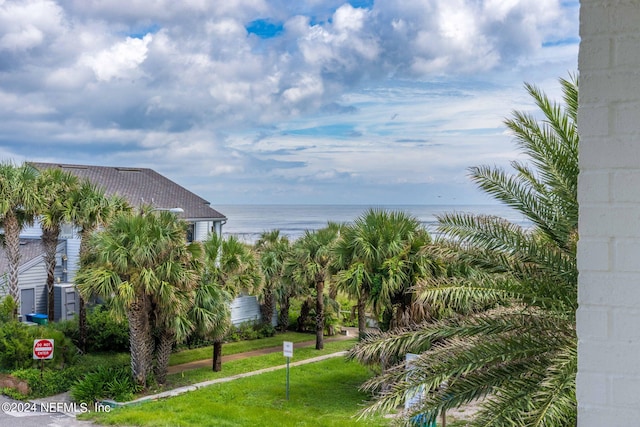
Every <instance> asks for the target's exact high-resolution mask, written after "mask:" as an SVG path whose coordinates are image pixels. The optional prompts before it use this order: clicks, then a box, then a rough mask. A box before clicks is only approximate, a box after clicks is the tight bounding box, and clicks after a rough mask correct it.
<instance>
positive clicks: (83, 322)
mask: <svg viewBox="0 0 640 427" xmlns="http://www.w3.org/2000/svg"><path fill="white" fill-rule="evenodd" d="M94 230H95V228H87V229H86V230H83V231H82V236H81V240H80V263H81V264H82V263H83V262H84V258H85V256H86V255H87V253H88V252H89V236H90V235H91V233H93V231H94ZM76 292H77V291H76ZM77 294H78V335H79V338H80V342H79V344H80V349H81V350H82V352H83V353H86V351H87V307H86V301H85V300H84V298H83V297H82V295H80V293H79V292H77ZM129 339H131V338H129Z"/></svg>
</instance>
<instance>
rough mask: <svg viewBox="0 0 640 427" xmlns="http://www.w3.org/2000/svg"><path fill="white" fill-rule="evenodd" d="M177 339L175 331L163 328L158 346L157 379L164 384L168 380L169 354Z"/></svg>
mask: <svg viewBox="0 0 640 427" xmlns="http://www.w3.org/2000/svg"><path fill="white" fill-rule="evenodd" d="M175 340H176V334H175V333H174V332H173V331H167V330H163V331H162V332H160V337H159V342H158V346H157V347H156V370H155V374H156V381H157V382H158V384H164V383H165V381H166V380H167V371H168V370H169V356H171V349H172V348H173V343H174V342H175Z"/></svg>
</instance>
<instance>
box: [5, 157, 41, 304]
mask: <svg viewBox="0 0 640 427" xmlns="http://www.w3.org/2000/svg"><path fill="white" fill-rule="evenodd" d="M37 175H38V174H37V171H36V170H35V169H34V168H32V167H31V166H29V165H28V164H23V165H21V166H15V165H13V164H12V163H2V164H0V221H1V223H2V227H3V228H4V245H5V247H6V254H7V259H8V261H9V276H8V283H9V295H11V297H12V298H13V300H14V301H15V303H16V307H19V306H20V289H19V287H18V268H19V267H20V259H21V256H20V232H21V231H22V228H23V226H24V225H27V224H33V221H34V218H35V215H36V214H37V209H38V207H39V206H40V205H41V200H42V198H41V195H40V193H39V192H38V191H37ZM17 314H18V313H17V309H16V312H15V313H14V317H17Z"/></svg>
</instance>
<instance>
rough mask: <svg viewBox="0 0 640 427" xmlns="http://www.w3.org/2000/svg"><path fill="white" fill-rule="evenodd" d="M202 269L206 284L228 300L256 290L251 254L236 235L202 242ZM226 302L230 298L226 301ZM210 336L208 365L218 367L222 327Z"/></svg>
mask: <svg viewBox="0 0 640 427" xmlns="http://www.w3.org/2000/svg"><path fill="white" fill-rule="evenodd" d="M203 247H204V269H205V272H204V274H203V280H204V281H205V283H207V284H209V285H215V286H218V287H220V288H221V289H222V291H223V292H224V295H228V297H229V298H230V299H231V300H232V299H233V298H236V297H237V296H238V295H239V294H240V293H242V292H247V293H249V292H250V293H255V292H257V291H258V290H259V288H260V284H261V281H262V277H261V275H260V267H259V266H258V261H257V259H256V257H255V254H254V253H253V251H252V250H251V248H250V247H249V246H248V245H245V244H244V243H242V242H240V241H239V240H238V239H237V238H236V237H234V236H230V237H229V238H227V239H223V238H222V236H218V235H217V234H211V235H210V236H209V238H208V239H207V240H205V241H204V242H203ZM229 302H230V301H229ZM217 332H218V333H212V334H211V335H212V336H213V357H212V364H213V366H212V368H213V370H214V371H216V372H219V371H220V370H222V339H223V338H224V333H225V332H226V329H224V328H217Z"/></svg>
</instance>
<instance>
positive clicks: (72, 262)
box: [63, 238, 80, 283]
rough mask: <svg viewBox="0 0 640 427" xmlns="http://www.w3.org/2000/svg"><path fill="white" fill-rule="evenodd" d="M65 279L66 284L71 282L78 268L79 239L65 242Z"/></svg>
mask: <svg viewBox="0 0 640 427" xmlns="http://www.w3.org/2000/svg"><path fill="white" fill-rule="evenodd" d="M66 267H67V277H66V280H63V282H64V281H66V282H71V283H73V281H74V280H75V278H76V273H77V271H78V269H79V268H80V239H79V238H77V239H68V240H67V263H66Z"/></svg>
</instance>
